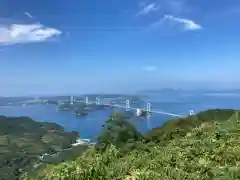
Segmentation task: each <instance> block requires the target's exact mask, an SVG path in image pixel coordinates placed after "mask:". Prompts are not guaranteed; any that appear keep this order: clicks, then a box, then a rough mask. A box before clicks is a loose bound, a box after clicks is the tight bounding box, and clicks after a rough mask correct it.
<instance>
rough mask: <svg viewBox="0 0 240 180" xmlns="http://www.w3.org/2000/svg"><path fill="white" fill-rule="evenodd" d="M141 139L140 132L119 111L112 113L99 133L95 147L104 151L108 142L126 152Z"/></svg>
mask: <svg viewBox="0 0 240 180" xmlns="http://www.w3.org/2000/svg"><path fill="white" fill-rule="evenodd" d="M142 139H143V136H142V134H141V133H139V132H138V131H137V130H136V128H135V127H134V126H133V125H132V124H131V123H129V122H128V121H127V119H126V117H125V116H124V115H123V114H121V113H113V114H112V115H111V116H110V117H109V119H108V120H107V121H106V124H105V125H104V128H103V131H102V132H101V134H100V135H99V138H98V142H97V144H96V148H97V149H99V150H101V151H104V150H105V149H106V148H107V147H108V146H109V145H110V144H113V145H114V146H116V148H118V149H121V150H122V152H128V151H130V150H131V149H133V148H134V147H135V142H136V141H140V140H142Z"/></svg>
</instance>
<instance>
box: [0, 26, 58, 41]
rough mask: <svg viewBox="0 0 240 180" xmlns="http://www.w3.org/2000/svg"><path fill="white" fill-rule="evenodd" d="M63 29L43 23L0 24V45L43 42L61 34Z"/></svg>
mask: <svg viewBox="0 0 240 180" xmlns="http://www.w3.org/2000/svg"><path fill="white" fill-rule="evenodd" d="M61 33H62V32H61V31H59V30H57V29H54V28H48V27H45V26H44V25H42V24H11V25H8V26H7V25H0V45H10V44H18V43H33V42H43V41H45V40H47V39H49V38H51V37H54V36H59V35H61Z"/></svg>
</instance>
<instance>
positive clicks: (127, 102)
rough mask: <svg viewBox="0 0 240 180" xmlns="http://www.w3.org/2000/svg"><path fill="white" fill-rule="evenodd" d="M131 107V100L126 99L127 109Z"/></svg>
mask: <svg viewBox="0 0 240 180" xmlns="http://www.w3.org/2000/svg"><path fill="white" fill-rule="evenodd" d="M129 108H130V101H129V100H126V109H127V110H129Z"/></svg>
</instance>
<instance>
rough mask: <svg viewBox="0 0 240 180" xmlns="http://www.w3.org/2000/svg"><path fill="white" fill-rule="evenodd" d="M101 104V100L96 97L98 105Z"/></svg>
mask: <svg viewBox="0 0 240 180" xmlns="http://www.w3.org/2000/svg"><path fill="white" fill-rule="evenodd" d="M99 104H100V99H99V98H98V97H96V105H99Z"/></svg>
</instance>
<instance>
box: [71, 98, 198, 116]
mask: <svg viewBox="0 0 240 180" xmlns="http://www.w3.org/2000/svg"><path fill="white" fill-rule="evenodd" d="M68 102H69V101H68ZM74 103H84V104H86V105H91V104H95V105H104V106H108V107H113V108H123V109H126V110H134V111H136V112H137V114H139V113H141V112H146V113H148V114H150V113H151V114H152V113H155V114H162V115H169V116H173V117H186V115H183V114H178V113H170V112H165V111H161V110H158V109H151V103H150V102H148V103H146V108H135V107H131V106H130V100H126V101H125V105H119V104H112V103H102V104H101V103H100V98H98V97H96V100H95V101H94V102H90V101H89V99H88V96H85V100H83V101H78V100H75V99H74V96H71V97H70V104H71V105H73V104H74ZM188 115H190V116H192V115H194V111H193V110H190V111H189V114H188Z"/></svg>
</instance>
